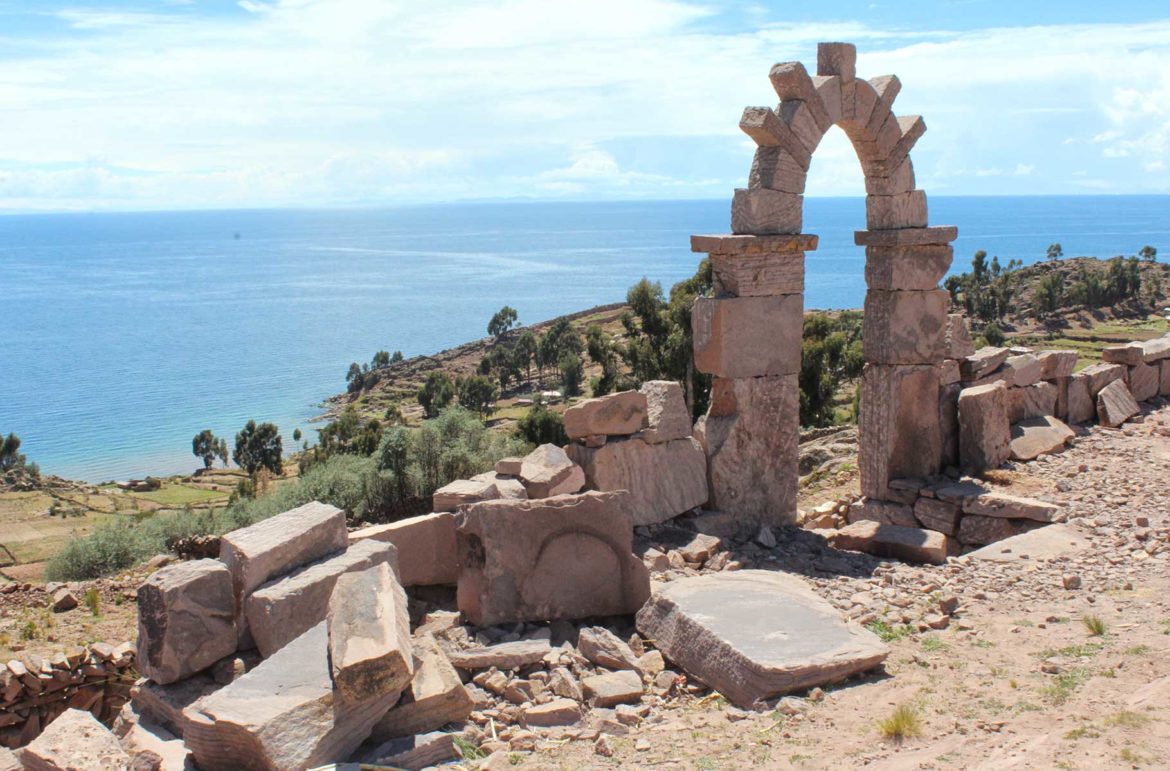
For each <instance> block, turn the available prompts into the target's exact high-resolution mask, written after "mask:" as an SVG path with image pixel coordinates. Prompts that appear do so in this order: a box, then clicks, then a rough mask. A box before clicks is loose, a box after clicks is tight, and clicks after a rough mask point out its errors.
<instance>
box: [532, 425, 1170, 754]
mask: <svg viewBox="0 0 1170 771" xmlns="http://www.w3.org/2000/svg"><path fill="white" fill-rule="evenodd" d="M1000 477H1001V479H1002V480H1003V481H1010V485H1009V490H1010V491H1013V492H1015V491H1018V492H1020V493H1022V494H1025V495H1039V496H1041V497H1045V498H1048V499H1050V500H1053V501H1056V502H1059V503H1061V504H1063V505H1064V506H1065V510H1066V513H1067V515H1068V517H1069V523H1068V526H1069V527H1072V528H1074V529H1075V531H1076V534H1077V539H1078V543H1080V548H1079V550H1077V551H1075V553H1072V554H1068V555H1063V556H1059V557H1054V558H1051V559H1046V558H1043V557H1040V556H1033V555H1022V554H1017V555H1015V557H1016V558H1015V559H1014V560H1013V561H1010V562H1006V563H998V562H986V561H975V560H972V559H971V558H968V557H964V558H960V559H958V560H952V561H951V563H950V564H948V565H946V566H942V567H937V568H932V567H926V568H920V567H912V566H907V565H901V564H888V563H887V564H882V565H877V566H876V567H875V568H874V569H872V570H868V571H840V572H843V573H850V572H852V573H853V574H855V575H856V577H852V576H851V575H836V576H830V575H825V576H820V577H817V576H816V574H815V571H813V578H812V581H813V583H814V584H815V585H816V587H817V589H818V591H819V592H821V593H822V594H823V595H824V596H826V597H827V598H829V599H830V600H831V601H833V602H834V603H835V604H836V605H837V606H838V607H840V608H841V609H842V610H844V611H846V612H847V613H849V614H850V615H851V616H853V617H854V618H858V619H859V620H862V621H863V622H865V621H868V622H871V623H872V622H873V621H875V620H877V621H879V622H881V623H882V624H883V625H884V626H883V627H882V628H883V629H888V636H892V637H893V639H891V640H890V647H891V650H892V653H891V655H890V657H889V659H888V661H887V663H886V665H885V668H884V671H882V672H879V673H876V674H873V675H871V676H869V677H867V678H866V679H864V680H862V681H860V682H852V683H844V684H841V685H839V686H837V687H835V688H832V689H829V690H828V692H827V693H826V694H825V695H824V697H823V699H820V700H819V701H814V700H812V699H808V698H789V699H786V700H784V701H782V702H780V703H779V704H778V705H777V708H775V709H771V708H770V709H769V710H768V711H765V712H750V711H742V710H738V709H735V708H733V707H730V706H728V705H726V703H725V702H723V701H722V699H719V698H714V697H710V696H709V697H707V698H700V697H696V698H690V699H684V700H681V701H679V700H674V701H671V702H668V703H667V704H665V705H662V706H656V707H655V708H654V709H653V710H652V711H651V714H650V716H649V717H648V718H647V720H645V721H644V722H643V723H642V724H640V725H638V726H636V727H634V728H633V729H632V730H631V731H630V733H629V735H628V736H621V737H613V738H611V739H610V740H609V744H610V746H611V748H612V750H613V755H612V756H611V757H604V756H602V755H599V754H597V753H596V752H595V751H594V745H593V743H592V742H590V741H573V742H567V743H562V744H558V743H554V742H545V743H544V744H543V745H542V746H539V747H538V749H537V751H536V752H535V753H533V754H532V755H529V756H527V757H524V758H523V759H522V758H521V757H520V756H516V757H515V758H514V760H516V761H519V762H520V765H521V766H522V767H528V768H564V769H580V768H616V767H621V768H646V769H650V768H680V769H745V768H777V769H783V768H802V769H804V768H810V769H820V768H828V769H841V768H860V767H864V768H873V769H917V768H923V769H943V768H962V769H1007V768H1020V769H1025V768H1027V769H1033V768H1042V769H1047V768H1060V769H1101V768H1165V767H1170V655H1168V654H1170V569H1168V563H1170V556H1168V555H1170V542H1168V536H1170V530H1168V528H1170V504H1168V503H1167V502H1168V500H1170V408H1166V407H1163V408H1161V409H1158V410H1155V411H1152V412H1147V414H1146V416H1145V419H1144V422H1141V423H1137V424H1130V425H1127V426H1126V427H1125V428H1124V429H1122V430H1119V431H1118V430H1109V429H1102V428H1098V427H1093V428H1092V429H1090V430H1089V431H1088V432H1087V433H1085V434H1084V435H1083V436H1081V437H1080V438H1079V439H1078V440H1077V442H1076V443H1075V445H1074V446H1073V447H1072V448H1071V449H1069V450H1068V451H1066V452H1065V453H1063V454H1061V455H1057V456H1051V457H1049V458H1046V459H1042V460H1040V461H1038V462H1034V463H1030V464H1020V465H1018V466H1016V467H1014V468H1012V469H1009V470H1008V471H1007V472H1001V473H1000ZM1006 556H1011V555H1006ZM778 562H779V563H780V564H783V562H784V559H783V558H780V559H779V560H778ZM758 566H760V565H757V567H758ZM1066 581H1067V583H1068V585H1069V586H1074V587H1075V586H1076V585H1077V583H1078V581H1079V588H1066ZM944 598H956V599H957V600H958V605H959V608H958V611H957V612H956V613H955V615H954V616H953V617H952V618H951V619H950V624H949V626H947V628H945V629H940V630H934V629H929V628H927V629H925V630H924V631H920V629H922V628H923V627H925V623H923V622H924V620H925V619H926V618H927V617H929V616H931V615H932V614H933V613H934V612H936V606H937V604H938V602H939V600H940V599H944ZM1086 619H1088V620H1090V621H1092V620H1094V619H1099V620H1100V622H1102V623H1103V625H1104V634H1100V635H1097V634H1093V633H1092V631H1091V630H1090V629H1089V628H1088V625H1087V624H1086V623H1085V622H1086ZM1098 631H1099V630H1098ZM899 705H910V706H911V707H912V708H913V710H914V712H915V714H916V715H917V716H918V717H919V719H920V723H921V727H920V728H921V730H920V733H919V735H918V736H913V737H908V738H906V739H905V740H903V741H901V742H896V741H894V740H891V739H888V738H885V737H884V736H883V734H882V732H881V731H880V729H879V727H878V723H879V721H880V720H882V719H883V718H887V717H889V716H890V715H891V713H893V711H894V710H895V708H896V707H897V706H899Z"/></svg>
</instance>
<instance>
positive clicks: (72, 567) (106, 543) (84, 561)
mask: <svg viewBox="0 0 1170 771" xmlns="http://www.w3.org/2000/svg"><path fill="white" fill-rule="evenodd" d="M152 536H153V534H152V533H150V532H149V531H148V530H147V529H145V528H140V527H138V526H137V524H136V523H135V522H133V521H132V520H128V519H121V518H119V519H116V520H111V521H108V522H103V523H102V524H100V525H98V526H97V527H96V528H95V529H94V531H93V532H92V533H90V534H89V535H88V536H86V537H85V538H79V539H74V540H72V541H70V542H69V543H68V544H66V546H65V548H64V549H62V550H61V551H59V552H58V553H57V554H56V555H55V556H54V557H53V558H52V559H50V560H49V564H48V565H47V566H46V568H45V578H47V579H48V580H50V581H81V580H84V579H87V578H95V577H97V576H104V575H109V574H110V573H115V572H117V571H119V570H125V569H126V568H128V567H130V566H132V565H134V564H136V563H138V562H140V561H141V560H144V559H146V558H147V557H149V556H151V555H153V554H156V553H157V552H159V551H162V546H163V545H162V543H161V542H158V541H157V540H155V537H152Z"/></svg>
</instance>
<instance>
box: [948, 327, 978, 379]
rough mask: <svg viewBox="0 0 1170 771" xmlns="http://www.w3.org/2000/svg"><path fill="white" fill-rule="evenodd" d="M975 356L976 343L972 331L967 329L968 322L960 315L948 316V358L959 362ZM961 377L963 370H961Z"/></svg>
mask: <svg viewBox="0 0 1170 771" xmlns="http://www.w3.org/2000/svg"><path fill="white" fill-rule="evenodd" d="M974 355H975V343H974V342H972V340H971V331H970V330H969V329H967V320H966V319H964V318H963V316H962V315H960V314H958V313H949V314H947V358H950V359H955V360H956V366H958V360H962V359H966V358H968V357H969V356H974ZM959 372H960V375H961V374H962V369H961V368H960V370H959Z"/></svg>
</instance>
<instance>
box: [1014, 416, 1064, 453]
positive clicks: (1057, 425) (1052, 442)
mask: <svg viewBox="0 0 1170 771" xmlns="http://www.w3.org/2000/svg"><path fill="white" fill-rule="evenodd" d="M1075 436H1076V434H1075V433H1074V432H1073V430H1072V429H1071V428H1069V427H1068V426H1067V425H1066V424H1065V423H1064V422H1062V421H1060V420H1058V419H1056V418H1054V417H1052V416H1051V415H1045V416H1043V417H1039V418H1029V419H1027V420H1021V421H1020V422H1019V423H1017V424H1015V425H1014V426H1012V440H1011V445H1010V447H1011V454H1012V460H1024V461H1026V460H1034V459H1036V458H1038V457H1040V456H1041V455H1048V454H1049V453H1054V452H1059V451H1060V450H1063V449H1064V448H1065V446H1066V445H1068V443H1069V442H1070V441H1072V439H1073V437H1075Z"/></svg>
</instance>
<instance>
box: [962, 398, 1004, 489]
mask: <svg viewBox="0 0 1170 771" xmlns="http://www.w3.org/2000/svg"><path fill="white" fill-rule="evenodd" d="M1006 401H1007V389H1006V388H1004V385H1003V383H990V384H988V385H982V386H975V387H973V388H964V389H963V390H962V391H960V392H959V462H960V463H961V464H962V465H963V466H964V467H967V468H971V469H974V470H976V471H983V470H985V469H993V468H997V467H998V466H999V465H1000V464H1001V463H1003V462H1004V461H1006V460H1007V459H1008V458H1009V457H1010V455H1011V425H1010V424H1009V423H1008V415H1007V404H1006Z"/></svg>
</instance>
